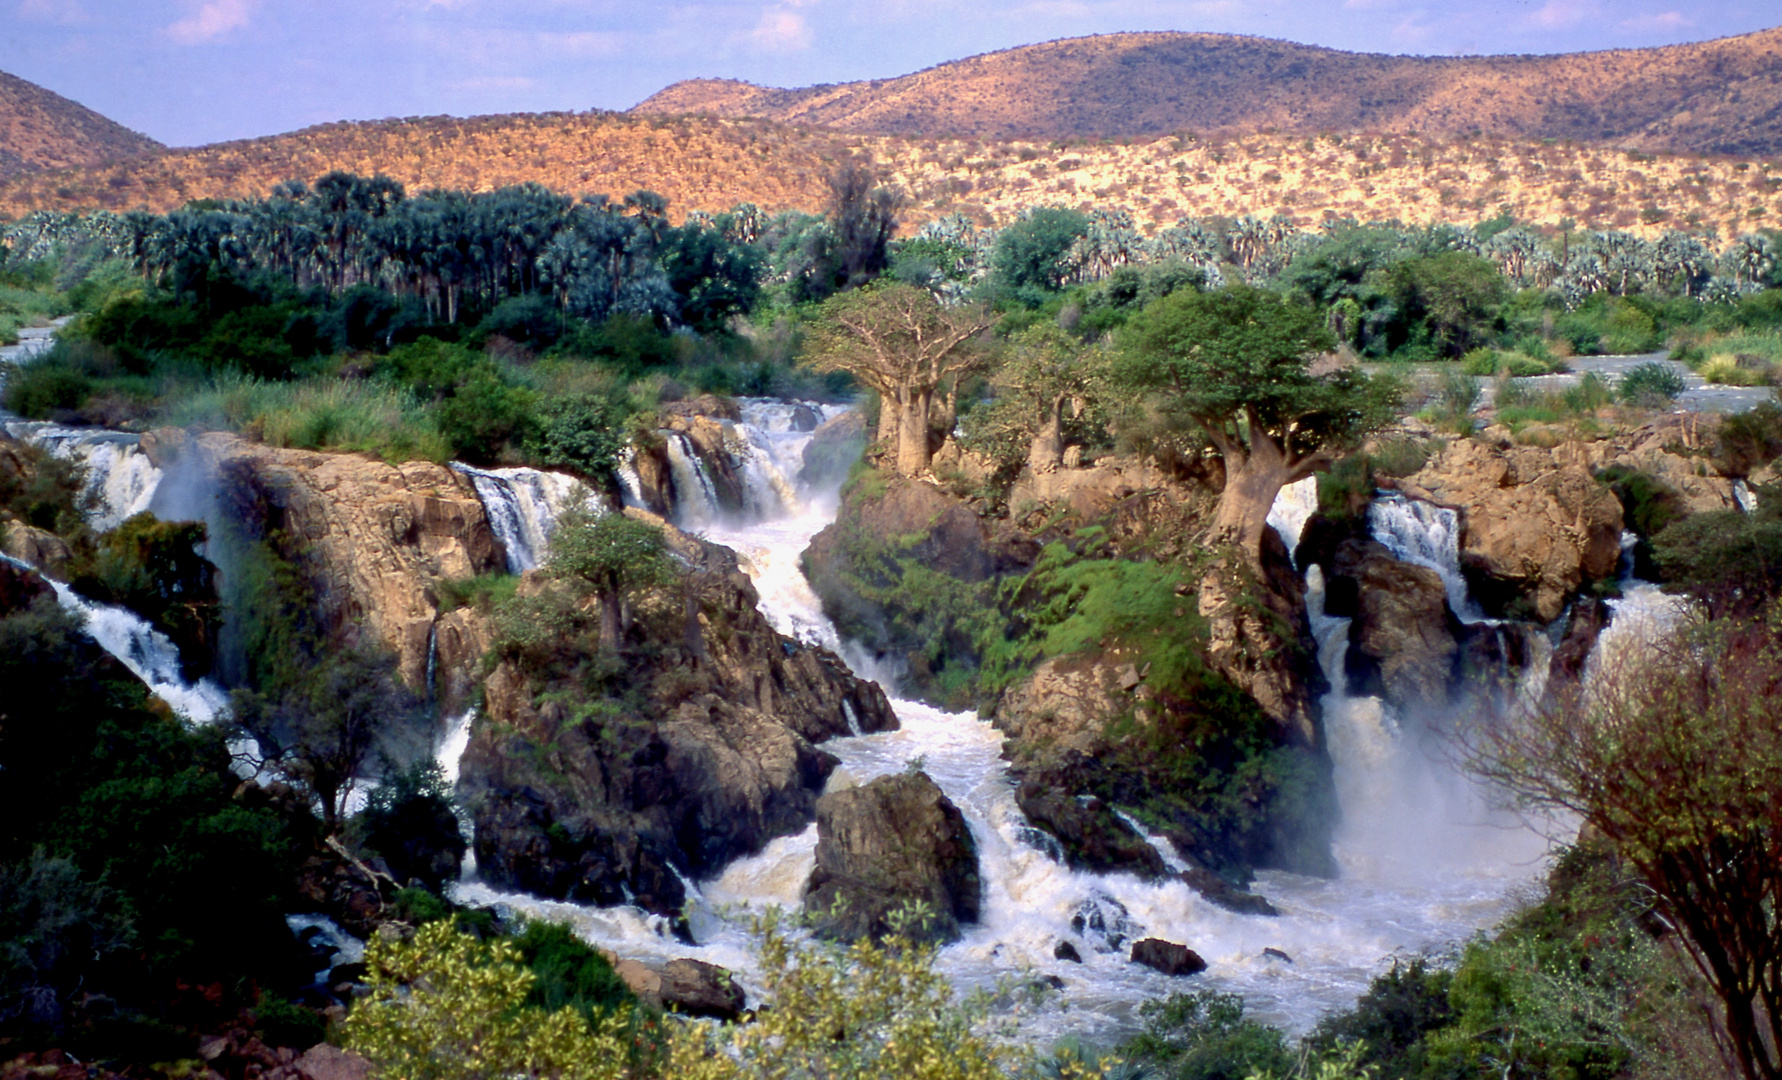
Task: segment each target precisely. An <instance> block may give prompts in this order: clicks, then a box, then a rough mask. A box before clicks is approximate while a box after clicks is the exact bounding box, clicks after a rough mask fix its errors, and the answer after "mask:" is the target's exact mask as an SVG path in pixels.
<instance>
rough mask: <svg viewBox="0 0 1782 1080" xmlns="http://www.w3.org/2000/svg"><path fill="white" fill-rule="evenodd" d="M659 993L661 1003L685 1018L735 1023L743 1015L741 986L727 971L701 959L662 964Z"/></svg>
mask: <svg viewBox="0 0 1782 1080" xmlns="http://www.w3.org/2000/svg"><path fill="white" fill-rule="evenodd" d="M658 993H659V994H660V995H661V999H662V1004H663V1005H665V1006H667V1007H668V1008H671V1009H673V1010H675V1011H676V1012H682V1013H686V1014H687V1015H688V1016H709V1017H711V1018H713V1019H715V1020H735V1019H736V1018H737V1017H738V1016H740V1015H742V1011H743V1005H744V1004H745V1000H744V997H743V989H742V987H740V986H738V985H737V984H736V979H735V978H733V977H732V976H731V974H730V972H728V971H725V970H724V969H723V968H721V967H719V966H717V965H716V964H708V963H706V962H705V961H704V960H686V959H683V960H670V961H669V962H668V963H666V964H664V965H662V979H661V983H660V986H659V990H658Z"/></svg>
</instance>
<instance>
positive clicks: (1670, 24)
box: [1621, 11, 1695, 31]
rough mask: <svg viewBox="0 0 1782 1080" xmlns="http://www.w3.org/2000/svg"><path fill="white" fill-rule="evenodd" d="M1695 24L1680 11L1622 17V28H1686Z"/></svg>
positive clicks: (1662, 29) (1661, 29) (1660, 29)
mask: <svg viewBox="0 0 1782 1080" xmlns="http://www.w3.org/2000/svg"><path fill="white" fill-rule="evenodd" d="M1694 26H1695V20H1694V19H1692V18H1690V17H1689V16H1687V15H1685V14H1683V13H1682V12H1681V11H1660V12H1658V13H1656V14H1653V15H1635V16H1633V17H1632V18H1627V19H1622V20H1621V28H1622V29H1623V30H1659V31H1665V30H1688V29H1691V28H1693V27H1694Z"/></svg>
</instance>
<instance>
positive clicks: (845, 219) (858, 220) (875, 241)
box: [824, 158, 903, 289]
mask: <svg viewBox="0 0 1782 1080" xmlns="http://www.w3.org/2000/svg"><path fill="white" fill-rule="evenodd" d="M828 182H829V201H828V204H827V205H826V207H825V208H824V217H825V219H826V221H827V223H828V225H829V232H830V235H831V236H833V237H834V238H835V247H834V253H835V258H836V262H837V263H838V264H839V265H838V267H837V275H836V276H837V277H838V278H839V279H840V282H841V287H842V288H844V289H857V288H859V287H860V286H862V285H864V284H866V283H867V282H868V281H871V280H872V279H873V278H875V277H877V276H878V275H880V274H882V273H884V272H885V268H886V267H888V266H889V265H890V264H891V259H890V244H891V237H892V236H894V235H896V233H897V211H898V209H899V208H900V207H901V206H902V203H903V200H902V198H901V197H900V196H899V195H898V194H897V193H896V192H895V191H893V190H891V189H890V188H887V187H884V186H882V185H881V184H880V183H879V180H878V176H877V174H876V173H875V172H874V171H873V168H872V165H871V163H870V162H868V161H863V160H861V159H860V158H849V159H848V160H847V161H845V162H843V163H842V165H841V167H840V168H838V169H836V171H835V172H833V173H831V174H830V175H829V177H828Z"/></svg>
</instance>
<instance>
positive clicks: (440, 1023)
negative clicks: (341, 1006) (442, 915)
mask: <svg viewBox="0 0 1782 1080" xmlns="http://www.w3.org/2000/svg"><path fill="white" fill-rule="evenodd" d="M365 962H366V965H367V969H368V972H367V977H366V995H365V997H364V998H363V999H362V1000H361V1001H360V1002H359V1003H358V1004H357V1005H356V1006H354V1008H353V1011H352V1014H351V1015H349V1016H348V1017H347V1019H346V1023H345V1024H344V1025H343V1028H342V1033H343V1035H344V1036H345V1045H346V1047H347V1048H348V1049H350V1050H354V1051H356V1052H358V1053H360V1054H363V1055H365V1056H366V1057H367V1058H369V1059H371V1061H372V1063H373V1065H374V1066H375V1067H376V1068H377V1069H378V1070H379V1072H380V1073H382V1074H385V1075H392V1076H403V1077H410V1078H413V1080H481V1078H482V1077H485V1076H490V1075H503V1076H505V1075H511V1074H519V1075H526V1076H538V1077H560V1078H563V1080H571V1078H574V1080H619V1078H620V1077H623V1076H624V1075H625V1073H626V1067H627V1065H628V1064H629V1062H630V1053H629V1045H628V1042H629V1040H628V1039H627V1035H628V1034H629V1033H628V1031H627V1028H626V1021H625V1018H624V1017H622V1016H620V1015H617V1014H611V1015H607V1016H605V1017H603V1018H601V1020H600V1021H599V1022H598V1023H593V1024H591V1023H590V1022H589V1021H588V1019H587V1017H586V1016H584V1015H583V1014H582V1013H581V1012H578V1011H577V1010H576V1009H574V1008H572V1007H570V1006H567V1005H565V1006H563V1007H560V1008H557V1009H554V1010H546V1009H542V1008H539V1007H538V1006H536V1005H531V1004H528V996H529V995H530V994H531V992H532V990H533V987H534V986H535V985H536V984H537V981H538V980H537V977H536V976H535V975H533V973H532V972H531V971H530V970H528V969H527V967H526V966H525V963H524V961H523V958H522V956H521V953H520V950H519V949H518V948H517V947H516V946H515V945H513V944H511V943H509V942H505V941H495V942H489V943H484V942H479V941H476V940H474V939H473V938H470V937H468V936H466V935H465V934H463V933H462V932H460V931H459V930H458V929H457V928H456V927H455V926H453V925H452V924H451V923H449V922H444V921H441V922H433V923H428V924H427V925H426V926H423V927H421V928H420V929H419V930H417V931H416V932H415V936H414V939H413V940H412V941H408V942H401V941H392V940H389V939H386V938H384V937H382V936H378V937H374V938H373V939H372V940H371V942H370V943H369V944H368V945H367V947H366V950H365Z"/></svg>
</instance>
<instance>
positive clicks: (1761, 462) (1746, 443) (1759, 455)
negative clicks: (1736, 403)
mask: <svg viewBox="0 0 1782 1080" xmlns="http://www.w3.org/2000/svg"><path fill="white" fill-rule="evenodd" d="M1779 457H1782V405H1778V403H1777V402H1775V401H1765V402H1760V403H1759V404H1758V405H1756V406H1755V407H1753V408H1750V409H1747V410H1745V411H1744V412H1742V413H1728V414H1727V415H1726V416H1724V417H1722V418H1721V420H1720V428H1719V430H1718V431H1716V432H1715V434H1714V446H1713V459H1714V467H1715V468H1716V469H1718V470H1719V471H1720V472H1721V474H1722V475H1725V476H1750V475H1751V474H1752V473H1754V472H1756V471H1757V470H1758V469H1761V468H1763V467H1764V466H1765V465H1767V464H1769V463H1770V462H1772V461H1775V460H1776V459H1777V458H1779Z"/></svg>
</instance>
